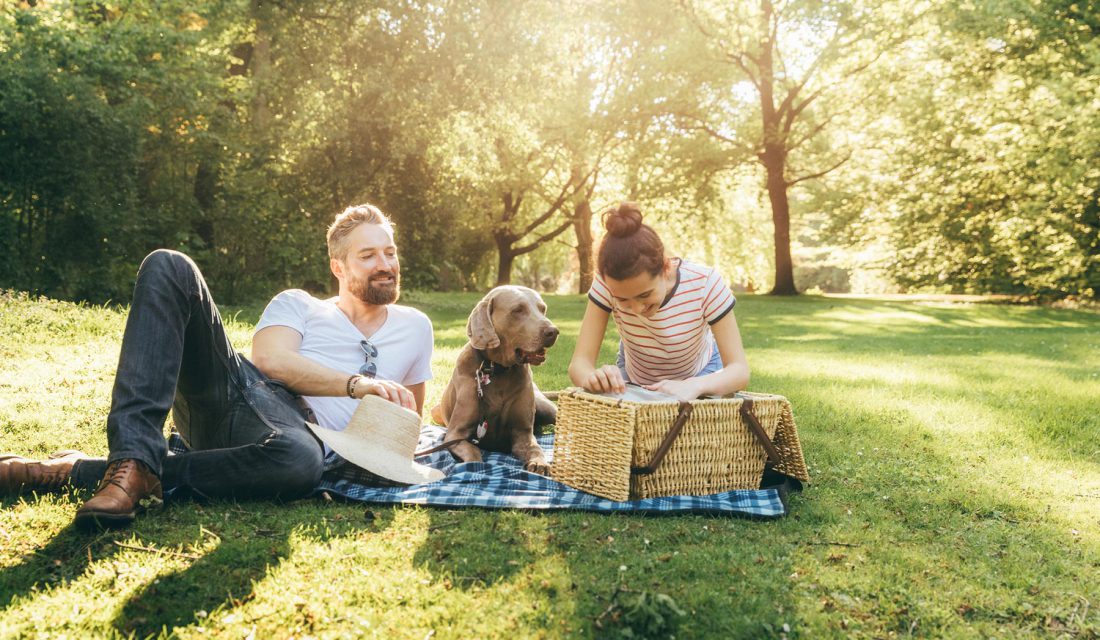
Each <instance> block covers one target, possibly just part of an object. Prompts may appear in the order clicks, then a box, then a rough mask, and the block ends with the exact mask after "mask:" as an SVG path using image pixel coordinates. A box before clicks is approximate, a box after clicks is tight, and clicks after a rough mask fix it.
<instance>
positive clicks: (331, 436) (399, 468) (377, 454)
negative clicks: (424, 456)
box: [306, 422, 444, 484]
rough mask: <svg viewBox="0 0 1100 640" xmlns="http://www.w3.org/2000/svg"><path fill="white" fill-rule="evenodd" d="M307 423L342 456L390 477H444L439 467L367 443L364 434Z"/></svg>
mask: <svg viewBox="0 0 1100 640" xmlns="http://www.w3.org/2000/svg"><path fill="white" fill-rule="evenodd" d="M306 424H307V425H308V426H309V428H310V429H311V430H312V431H313V433H314V435H316V436H317V437H318V438H320V440H321V442H324V443H325V444H327V445H328V446H330V447H332V449H333V451H335V452H336V453H338V454H340V457H342V458H343V459H345V460H347V461H348V462H350V463H352V464H354V465H356V466H358V467H362V468H364V469H366V470H367V471H370V472H371V473H373V474H375V475H379V476H382V477H383V478H386V479H388V480H393V481H395V482H402V483H404V484H424V483H427V482H435V481H436V480H441V479H442V478H443V476H444V474H443V472H442V471H440V470H439V469H433V468H431V467H429V466H426V465H422V464H420V463H417V462H413V461H412V460H409V459H408V458H405V457H403V456H401V455H399V454H396V453H394V452H392V451H388V450H386V449H385V448H383V447H377V446H373V447H372V446H371V443H369V442H364V440H363V438H362V436H358V435H352V434H348V433H346V432H344V431H335V430H333V429H326V428H324V427H321V426H318V425H315V424H313V423H310V422H307V423H306Z"/></svg>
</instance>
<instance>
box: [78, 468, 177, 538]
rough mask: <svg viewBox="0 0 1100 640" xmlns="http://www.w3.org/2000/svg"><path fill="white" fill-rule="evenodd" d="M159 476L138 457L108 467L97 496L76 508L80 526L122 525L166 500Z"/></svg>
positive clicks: (97, 488)
mask: <svg viewBox="0 0 1100 640" xmlns="http://www.w3.org/2000/svg"><path fill="white" fill-rule="evenodd" d="M163 497H164V494H163V492H162V491H161V486H160V478H158V477H157V476H156V474H154V473H153V471H152V470H151V469H150V468H149V467H148V466H146V464H145V463H144V462H141V461H139V460H132V459H128V460H118V461H115V462H112V463H111V465H110V466H108V467H107V473H105V474H104V475H103V480H100V482H99V486H98V487H96V490H95V495H94V496H92V497H91V498H90V499H89V500H88V501H87V502H85V503H84V506H82V507H80V508H79V509H77V511H76V519H75V522H76V524H77V526H81V527H121V526H125V525H128V524H130V523H131V522H133V521H134V518H135V517H137V515H138V514H139V513H141V512H143V511H145V510H146V509H148V508H153V507H159V506H160V505H161V504H163V503H164V500H163Z"/></svg>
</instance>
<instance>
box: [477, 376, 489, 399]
mask: <svg viewBox="0 0 1100 640" xmlns="http://www.w3.org/2000/svg"><path fill="white" fill-rule="evenodd" d="M474 380H475V381H476V382H477V397H479V398H481V397H484V396H485V392H484V391H482V389H481V388H482V387H484V386H486V385H488V384H489V383H490V382H491V380H490V379H489V372H488V371H481V370H479V371H478V372H477V373H475V374H474Z"/></svg>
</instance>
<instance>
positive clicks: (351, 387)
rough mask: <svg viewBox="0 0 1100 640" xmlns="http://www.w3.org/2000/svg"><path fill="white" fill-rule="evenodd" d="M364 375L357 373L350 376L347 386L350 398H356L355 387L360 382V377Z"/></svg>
mask: <svg viewBox="0 0 1100 640" xmlns="http://www.w3.org/2000/svg"><path fill="white" fill-rule="evenodd" d="M362 377H363V376H361V375H358V374H356V375H353V376H351V377H350V378H348V383H347V385H346V387H347V392H348V397H349V398H354V397H355V387H356V385H358V384H359V378H362Z"/></svg>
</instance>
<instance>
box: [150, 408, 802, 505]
mask: <svg viewBox="0 0 1100 640" xmlns="http://www.w3.org/2000/svg"><path fill="white" fill-rule="evenodd" d="M445 433H446V430H445V429H443V428H442V427H437V426H434V425H426V426H424V427H423V429H422V430H421V432H420V442H419V444H418V445H417V450H423V449H427V448H430V447H433V446H435V445H437V444H440V443H441V442H443V436H444V435H445ZM539 445H540V446H542V449H543V451H544V452H545V454H546V459H547V461H552V460H553V455H554V436H552V435H546V436H542V437H540V438H539ZM169 449H170V451H172V452H174V453H181V452H183V451H186V450H187V445H186V444H184V442H183V440H182V439H181V438H180V437H179V436H178V435H176V434H172V437H171V438H170V440H169ZM483 456H484V461H483V462H464V463H456V461H455V459H454V456H452V455H451V454H450V452H448V451H446V450H443V451H436V452H435V453H431V454H428V455H426V456H421V457H419V458H417V459H416V461H417V462H419V463H421V464H425V465H428V466H430V467H434V468H436V469H439V470H441V471H443V472H444V473H445V474H446V477H444V478H443V479H442V480H438V481H436V482H432V483H428V484H421V485H413V486H407V485H398V484H396V483H393V482H390V481H389V480H386V479H384V478H380V477H378V476H376V475H374V474H372V473H370V472H369V471H367V470H365V469H361V468H359V467H357V466H355V465H353V464H351V463H349V462H347V461H345V460H344V459H342V458H341V457H340V456H339V455H338V454H337V453H336V452H330V453H329V455H328V457H327V458H326V459H325V469H326V470H325V473H324V475H323V476H322V478H321V483H320V485H318V486H317V488H316V489H315V490H314V492H315V493H316V494H320V493H322V492H327V493H329V494H330V495H336V496H341V497H343V498H345V499H348V500H355V501H359V502H371V503H382V504H416V505H431V506H441V507H481V508H485V509H534V510H561V509H576V510H580V511H594V512H604V513H612V512H628V513H651V514H658V513H659V514H685V513H705V514H714V515H730V516H740V517H748V518H760V519H771V518H780V517H783V516H785V515H787V489H786V488H785V487H779V488H768V489H758V490H741V491H725V492H722V493H715V494H712V495H709V496H668V497H663V498H646V499H643V500H629V501H626V502H616V501H614V500H607V499H606V498H601V497H599V496H595V495H592V494H590V493H585V492H583V491H579V490H577V489H574V488H572V487H568V486H566V485H564V484H562V483H560V482H555V481H554V480H551V479H550V478H547V477H545V476H540V475H538V474H536V473H530V472H528V471H524V470H523V465H522V464H521V463H520V461H519V460H517V459H516V458H514V457H512V456H511V455H509V454H506V453H496V452H493V451H485V452H483ZM795 482H797V481H795Z"/></svg>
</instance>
